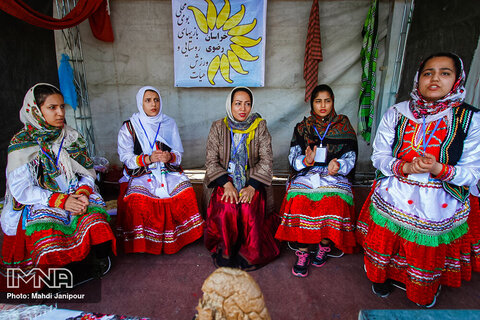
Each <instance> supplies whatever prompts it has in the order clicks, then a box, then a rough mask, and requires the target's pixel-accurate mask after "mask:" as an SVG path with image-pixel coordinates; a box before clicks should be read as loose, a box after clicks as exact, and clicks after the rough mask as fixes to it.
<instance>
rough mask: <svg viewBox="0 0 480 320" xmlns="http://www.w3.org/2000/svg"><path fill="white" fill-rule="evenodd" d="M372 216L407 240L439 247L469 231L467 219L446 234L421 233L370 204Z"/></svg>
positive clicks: (379, 223) (377, 221)
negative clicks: (384, 214)
mask: <svg viewBox="0 0 480 320" xmlns="http://www.w3.org/2000/svg"><path fill="white" fill-rule="evenodd" d="M370 216H371V218H372V220H373V222H375V223H376V224H377V225H379V226H381V227H384V228H387V229H388V230H390V231H391V232H393V233H395V234H396V235H398V236H399V237H401V238H403V239H405V240H407V241H410V242H415V243H416V244H419V245H422V246H427V247H438V246H439V245H441V244H450V243H452V242H453V241H455V240H456V239H458V238H460V237H461V236H463V235H464V234H466V233H467V232H468V223H467V222H466V221H465V222H464V223H463V224H461V225H459V226H457V227H455V228H453V229H452V230H450V231H449V232H447V233H444V234H440V235H428V234H421V233H418V232H415V231H413V230H410V229H407V228H405V227H403V226H399V225H398V224H396V223H394V222H393V221H391V220H389V219H387V218H385V217H384V216H382V215H381V214H380V213H378V212H377V210H376V209H375V207H374V206H373V205H370Z"/></svg>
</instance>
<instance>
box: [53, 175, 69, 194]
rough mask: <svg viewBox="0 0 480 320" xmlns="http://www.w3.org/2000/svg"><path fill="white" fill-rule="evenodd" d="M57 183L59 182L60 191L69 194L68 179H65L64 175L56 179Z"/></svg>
mask: <svg viewBox="0 0 480 320" xmlns="http://www.w3.org/2000/svg"><path fill="white" fill-rule="evenodd" d="M55 181H56V182H57V184H58V187H59V188H60V191H62V192H67V191H68V184H67V179H66V178H65V176H64V175H63V174H61V175H59V176H58V177H56V178H55Z"/></svg>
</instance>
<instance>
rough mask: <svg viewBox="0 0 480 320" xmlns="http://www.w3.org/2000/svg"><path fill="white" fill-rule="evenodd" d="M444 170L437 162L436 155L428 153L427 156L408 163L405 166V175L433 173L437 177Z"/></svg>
mask: <svg viewBox="0 0 480 320" xmlns="http://www.w3.org/2000/svg"><path fill="white" fill-rule="evenodd" d="M441 170H442V165H441V164H440V163H438V162H437V159H436V158H435V156H434V155H432V154H430V153H426V154H425V156H422V157H416V158H414V159H413V161H412V162H407V163H406V164H405V165H404V166H403V173H404V174H411V173H431V174H432V175H433V176H436V175H438V174H439V173H440V171H441Z"/></svg>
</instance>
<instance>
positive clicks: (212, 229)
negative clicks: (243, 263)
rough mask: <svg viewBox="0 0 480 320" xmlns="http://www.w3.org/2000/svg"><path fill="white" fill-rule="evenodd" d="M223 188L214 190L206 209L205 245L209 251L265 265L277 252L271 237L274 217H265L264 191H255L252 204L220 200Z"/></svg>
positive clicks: (276, 246)
mask: <svg viewBox="0 0 480 320" xmlns="http://www.w3.org/2000/svg"><path fill="white" fill-rule="evenodd" d="M223 192H224V188H223V187H217V188H215V190H214V191H213V194H212V197H211V199H210V203H209V205H208V208H207V221H206V229H205V246H206V247H207V249H208V250H209V251H210V252H218V251H219V250H221V251H222V255H223V256H225V257H227V258H232V257H234V256H235V255H236V254H238V255H240V256H241V257H242V258H244V259H245V260H247V262H248V263H249V264H251V265H255V264H266V263H268V262H270V261H272V260H273V259H274V258H275V257H276V256H278V254H279V253H280V249H279V248H278V244H277V243H276V241H275V239H274V238H273V233H274V231H273V229H274V220H275V217H274V216H266V214H265V192H264V190H263V189H260V190H257V191H255V195H254V196H253V198H252V201H251V203H242V204H234V203H226V202H223V201H221V199H222V195H223Z"/></svg>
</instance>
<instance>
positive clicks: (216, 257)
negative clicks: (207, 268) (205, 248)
mask: <svg viewBox="0 0 480 320" xmlns="http://www.w3.org/2000/svg"><path fill="white" fill-rule="evenodd" d="M212 259H213V265H214V266H215V267H216V268H221V267H227V268H236V267H237V263H236V262H235V261H234V259H232V258H225V257H224V256H223V255H222V253H221V252H218V253H217V252H216V253H213V254H212Z"/></svg>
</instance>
